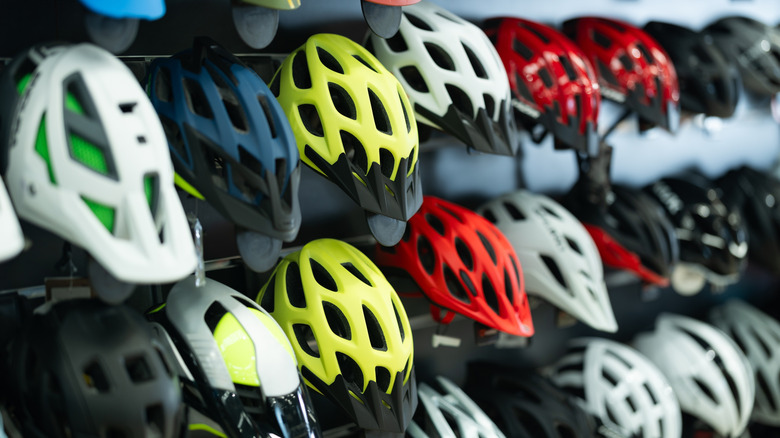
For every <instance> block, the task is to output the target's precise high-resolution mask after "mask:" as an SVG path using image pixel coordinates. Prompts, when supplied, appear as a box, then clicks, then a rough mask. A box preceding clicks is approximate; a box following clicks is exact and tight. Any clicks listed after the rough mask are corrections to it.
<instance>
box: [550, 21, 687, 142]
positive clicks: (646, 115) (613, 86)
mask: <svg viewBox="0 0 780 438" xmlns="http://www.w3.org/2000/svg"><path fill="white" fill-rule="evenodd" d="M563 29H564V32H565V33H566V34H567V35H568V36H569V37H571V38H572V39H573V40H574V41H575V42H576V43H577V44H578V45H579V46H580V48H582V50H583V52H585V54H586V55H587V56H588V57H589V58H590V62H591V63H592V64H593V66H594V67H595V68H596V75H597V77H598V80H599V85H600V86H601V95H602V96H604V97H605V98H607V99H610V100H614V101H616V102H618V103H622V104H625V105H626V106H627V107H628V108H629V109H631V110H633V111H635V112H636V113H637V114H638V115H639V117H640V118H641V119H643V120H644V121H645V122H649V123H651V124H655V125H658V126H661V127H662V128H664V129H666V130H668V131H670V132H674V131H676V130H677V125H678V124H679V121H680V89H679V86H678V83H677V73H676V71H675V70H674V65H672V61H671V59H670V58H669V55H667V54H666V52H665V51H664V49H663V48H662V47H661V45H660V44H658V42H657V41H656V40H654V39H653V38H652V37H651V36H650V35H648V34H647V33H646V32H645V31H643V30H641V29H639V28H637V27H636V26H632V25H630V24H628V23H625V22H622V21H617V20H611V19H607V18H597V17H584V18H578V19H574V20H569V21H567V22H565V23H564V24H563Z"/></svg>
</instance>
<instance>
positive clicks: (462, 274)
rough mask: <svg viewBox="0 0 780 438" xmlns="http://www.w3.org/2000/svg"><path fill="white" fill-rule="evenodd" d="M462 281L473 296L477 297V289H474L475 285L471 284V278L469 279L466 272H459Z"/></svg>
mask: <svg viewBox="0 0 780 438" xmlns="http://www.w3.org/2000/svg"><path fill="white" fill-rule="evenodd" d="M459 275H460V279H461V281H463V284H464V285H465V286H466V289H468V290H469V293H471V295H472V296H475V297H476V296H477V289H476V288H475V287H474V283H472V282H471V278H469V275H468V274H467V273H466V271H460V272H459Z"/></svg>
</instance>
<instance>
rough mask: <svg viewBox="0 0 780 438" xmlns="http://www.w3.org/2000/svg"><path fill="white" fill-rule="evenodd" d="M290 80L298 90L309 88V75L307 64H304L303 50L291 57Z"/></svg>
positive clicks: (304, 54)
mask: <svg viewBox="0 0 780 438" xmlns="http://www.w3.org/2000/svg"><path fill="white" fill-rule="evenodd" d="M292 79H293V83H294V84H295V86H296V87H297V88H298V89H301V90H308V89H309V88H311V73H310V72H309V64H307V63H306V51H305V50H301V51H300V52H298V53H296V54H295V56H294V57H293V60H292Z"/></svg>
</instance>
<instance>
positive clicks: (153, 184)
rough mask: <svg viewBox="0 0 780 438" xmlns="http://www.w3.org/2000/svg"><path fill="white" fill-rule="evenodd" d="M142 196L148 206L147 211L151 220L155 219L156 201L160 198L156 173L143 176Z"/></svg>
mask: <svg viewBox="0 0 780 438" xmlns="http://www.w3.org/2000/svg"><path fill="white" fill-rule="evenodd" d="M144 194H145V195H146V203H147V204H148V205H149V211H150V212H151V213H152V217H153V218H157V207H158V204H159V203H158V200H159V198H160V181H159V178H158V177H157V174H156V173H147V174H146V175H144Z"/></svg>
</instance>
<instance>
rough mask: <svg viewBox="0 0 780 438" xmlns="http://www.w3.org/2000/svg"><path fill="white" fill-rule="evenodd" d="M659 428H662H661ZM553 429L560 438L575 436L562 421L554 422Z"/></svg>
mask: <svg viewBox="0 0 780 438" xmlns="http://www.w3.org/2000/svg"><path fill="white" fill-rule="evenodd" d="M659 430H664V429H663V428H661V429H659ZM555 431H556V432H558V436H559V437H560V438H576V437H577V433H576V432H574V429H572V428H571V426H569V425H568V424H563V423H556V424H555Z"/></svg>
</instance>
